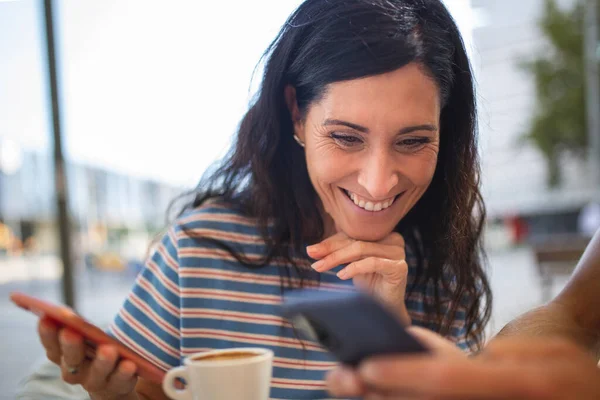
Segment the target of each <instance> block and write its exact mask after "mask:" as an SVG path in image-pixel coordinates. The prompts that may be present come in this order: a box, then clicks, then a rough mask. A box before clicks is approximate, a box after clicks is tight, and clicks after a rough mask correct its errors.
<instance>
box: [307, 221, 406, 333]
mask: <svg viewBox="0 0 600 400" xmlns="http://www.w3.org/2000/svg"><path fill="white" fill-rule="evenodd" d="M307 252H308V255H309V256H310V257H312V258H314V259H316V260H318V261H317V262H315V263H314V264H313V265H312V267H313V268H314V269H315V270H316V271H319V272H324V271H328V270H330V269H332V268H335V267H337V266H338V265H341V264H348V265H346V267H345V268H344V269H342V270H341V271H340V272H339V273H338V274H337V275H338V277H339V278H340V279H343V280H347V279H353V281H354V284H355V285H356V286H357V287H359V288H361V289H363V290H365V291H366V292H368V293H371V294H373V295H374V296H375V297H377V298H379V299H380V300H381V301H382V302H384V303H385V304H386V305H388V306H389V307H390V309H392V310H394V311H395V313H396V315H398V316H399V318H400V319H401V320H402V321H403V322H404V323H406V324H410V317H409V315H408V311H407V310H406V305H405V303H404V296H405V293H406V279H407V276H408V265H407V264H406V260H405V257H406V254H405V252H404V238H403V237H402V235H400V234H399V233H395V232H392V233H391V234H389V235H388V236H387V237H385V238H384V239H382V240H380V241H379V242H362V241H358V240H354V239H351V238H350V237H348V236H346V235H345V234H344V233H338V234H336V235H334V236H331V237H329V238H327V239H325V240H324V241H322V242H321V243H318V244H316V245H314V246H309V247H308V248H307Z"/></svg>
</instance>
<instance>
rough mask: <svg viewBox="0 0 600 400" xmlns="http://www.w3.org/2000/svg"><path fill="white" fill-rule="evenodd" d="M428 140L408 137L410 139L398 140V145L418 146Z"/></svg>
mask: <svg viewBox="0 0 600 400" xmlns="http://www.w3.org/2000/svg"><path fill="white" fill-rule="evenodd" d="M429 142H430V140H429V138H410V139H404V140H401V141H400V142H398V144H399V145H400V146H406V147H418V146H422V145H424V144H426V143H429Z"/></svg>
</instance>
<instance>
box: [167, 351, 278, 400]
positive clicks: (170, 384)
mask: <svg viewBox="0 0 600 400" xmlns="http://www.w3.org/2000/svg"><path fill="white" fill-rule="evenodd" d="M272 365H273V352H272V351H271V350H267V349H261V348H254V347H241V348H233V349H226V350H212V351H207V352H204V353H196V354H192V355H190V356H188V357H186V358H185V360H184V361H183V366H181V367H177V368H173V369H172V370H170V371H169V372H167V375H166V376H165V378H164V380H163V390H164V391H165V393H166V394H167V396H169V397H170V398H172V399H174V400H267V399H268V398H269V390H270V387H271V374H272ZM177 379H182V380H183V381H185V388H184V389H178V388H176V386H175V384H176V381H177ZM179 386H180V385H179Z"/></svg>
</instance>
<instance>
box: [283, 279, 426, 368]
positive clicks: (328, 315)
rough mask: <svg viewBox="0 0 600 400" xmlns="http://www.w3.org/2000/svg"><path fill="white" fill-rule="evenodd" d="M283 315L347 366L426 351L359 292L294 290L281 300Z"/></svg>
mask: <svg viewBox="0 0 600 400" xmlns="http://www.w3.org/2000/svg"><path fill="white" fill-rule="evenodd" d="M283 313H284V316H286V317H287V318H289V319H290V320H291V321H292V323H293V324H294V326H295V327H296V328H298V329H299V330H300V331H301V332H302V333H303V334H304V335H305V336H306V337H308V338H309V339H312V340H314V341H317V342H319V343H321V345H323V347H325V348H326V349H328V350H329V351H330V352H331V353H332V354H333V355H334V356H335V357H336V358H337V359H338V361H340V362H341V363H343V364H347V365H349V366H357V365H358V364H360V362H361V361H362V360H364V359H366V358H369V357H372V356H376V355H390V354H399V353H400V354H403V353H421V352H427V351H429V350H428V349H427V348H426V347H425V346H424V345H422V344H421V343H420V342H419V341H418V340H417V339H416V338H415V337H413V336H412V335H411V334H410V333H408V332H407V331H406V329H405V328H404V326H403V325H402V323H401V322H400V321H399V320H398V319H397V318H396V317H395V316H394V315H393V314H392V313H391V312H389V311H388V310H387V309H386V308H385V307H384V306H383V305H381V304H380V303H379V302H378V301H377V300H375V299H374V298H372V297H370V296H368V295H366V294H364V293H361V292H354V291H353V292H332V291H324V290H298V291H294V292H291V293H290V294H289V295H287V296H286V297H285V301H284V303H283Z"/></svg>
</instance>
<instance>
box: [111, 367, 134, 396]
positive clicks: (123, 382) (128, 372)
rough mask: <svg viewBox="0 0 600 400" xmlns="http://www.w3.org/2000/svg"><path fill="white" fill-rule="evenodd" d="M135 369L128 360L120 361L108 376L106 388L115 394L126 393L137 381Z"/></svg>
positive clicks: (131, 389)
mask: <svg viewBox="0 0 600 400" xmlns="http://www.w3.org/2000/svg"><path fill="white" fill-rule="evenodd" d="M136 371H137V367H136V365H135V364H134V363H133V362H131V361H129V360H123V361H121V362H120V363H119V366H118V367H117V369H116V370H115V371H114V372H113V373H112V374H111V375H110V376H109V378H108V382H107V385H108V386H107V390H109V391H110V392H111V393H116V394H127V393H129V392H131V391H133V390H134V388H135V385H136V383H137V377H136V376H135V373H136Z"/></svg>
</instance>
